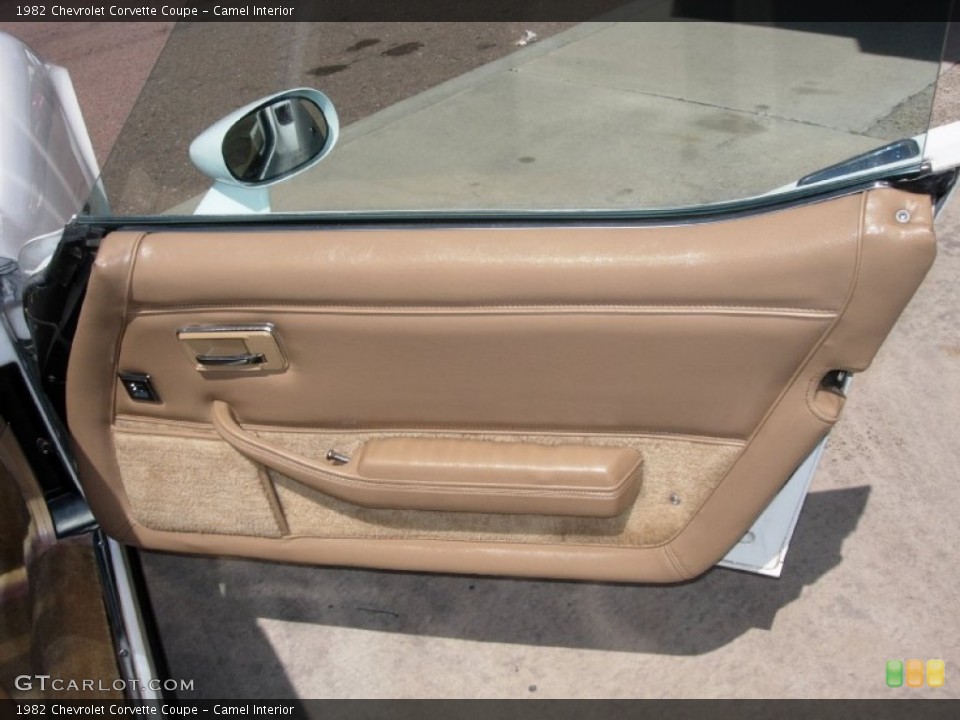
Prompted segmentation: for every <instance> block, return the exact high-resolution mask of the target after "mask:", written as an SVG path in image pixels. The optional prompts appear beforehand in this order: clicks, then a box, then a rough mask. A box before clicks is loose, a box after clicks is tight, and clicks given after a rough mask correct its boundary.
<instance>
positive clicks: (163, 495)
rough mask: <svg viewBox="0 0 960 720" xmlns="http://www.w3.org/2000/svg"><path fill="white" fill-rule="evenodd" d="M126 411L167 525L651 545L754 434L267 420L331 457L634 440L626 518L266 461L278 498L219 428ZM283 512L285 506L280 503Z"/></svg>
mask: <svg viewBox="0 0 960 720" xmlns="http://www.w3.org/2000/svg"><path fill="white" fill-rule="evenodd" d="M152 425H153V424H152V423H150V422H144V421H141V420H137V421H128V420H125V419H118V420H117V425H116V427H115V428H114V431H115V432H114V437H115V441H116V443H117V456H118V461H119V466H120V472H121V477H122V479H123V483H124V487H125V489H126V491H127V493H128V495H129V497H130V503H131V506H132V507H133V511H134V514H135V515H136V517H137V520H138V522H141V523H142V524H144V525H146V526H148V527H152V528H155V529H161V530H173V531H180V532H208V533H221V534H229V535H248V536H261V537H278V536H280V535H286V534H288V533H289V534H290V535H295V536H309V537H321V538H340V539H344V538H366V539H431V540H458V541H475V542H497V541H508V542H519V543H560V544H567V543H569V544H577V545H583V544H588V545H608V546H622V547H648V546H653V545H659V544H662V543H664V542H666V541H668V540H669V539H670V538H672V537H673V536H674V535H676V534H677V533H678V532H679V531H680V530H681V529H682V528H683V527H684V526H685V525H686V524H687V523H688V522H689V520H690V519H691V518H692V517H693V515H694V514H695V513H696V511H697V510H698V509H699V508H700V506H701V505H702V504H703V503H704V502H705V501H706V499H707V497H708V496H709V495H710V493H711V492H712V491H713V489H714V488H715V487H716V486H717V484H718V483H719V482H720V480H721V479H722V478H723V476H724V475H725V474H726V472H727V470H728V469H729V468H730V467H731V466H732V465H733V462H734V461H735V460H736V458H737V457H738V455H739V454H740V452H741V451H742V450H743V447H744V443H742V442H739V441H731V440H722V439H718V440H714V439H711V438H704V439H696V440H694V439H690V438H682V439H677V438H673V437H667V436H664V437H657V436H645V437H634V436H613V435H569V434H559V433H558V434H508V433H480V432H470V433H437V432H402V431H397V432H389V431H385V432H381V431H377V432H365V433H360V432H345V431H305V430H303V429H297V430H291V431H282V432H280V431H265V430H256V431H254V432H255V434H256V435H257V436H258V437H260V438H262V439H263V440H265V441H267V442H269V443H271V444H273V445H275V446H276V447H278V448H282V449H285V450H288V451H290V452H294V453H297V454H299V455H303V456H306V457H312V458H323V457H324V456H325V455H326V453H327V451H328V450H331V449H335V450H337V451H338V452H341V453H344V454H347V455H350V454H352V453H354V452H356V451H357V449H358V448H359V447H360V446H361V445H362V444H363V442H365V441H366V440H370V439H373V438H384V437H432V438H470V439H473V440H489V441H500V442H534V443H542V444H561V443H578V444H586V445H605V446H606V445H609V446H618V447H632V448H635V449H637V450H638V451H640V453H641V454H642V455H643V458H644V473H643V482H642V485H641V488H640V493H639V495H638V496H637V499H636V501H635V502H634V504H633V505H632V506H631V507H630V508H629V509H628V510H627V511H625V512H624V513H622V514H621V515H619V516H617V517H615V518H578V517H559V516H546V515H544V516H538V515H502V514H486V513H462V512H435V511H420V510H381V509H371V508H363V507H359V506H357V505H353V504H351V503H346V502H343V501H340V500H337V499H336V498H333V497H331V496H329V495H325V494H323V493H320V492H317V491H315V490H312V489H311V488H307V487H305V486H304V485H303V484H301V483H299V482H297V481H295V480H292V479H290V478H288V477H286V476H284V475H281V474H279V473H276V472H274V471H272V470H267V471H266V472H267V473H268V476H269V478H270V480H272V482H273V484H274V487H275V488H276V497H277V498H278V499H279V508H277V507H276V506H275V505H273V503H272V502H271V499H272V498H270V495H269V493H267V492H265V489H264V487H263V485H261V480H262V475H259V476H258V471H259V472H261V473H262V468H258V466H257V465H256V464H255V463H253V462H251V461H249V460H247V459H246V458H244V457H243V456H242V455H240V454H239V453H237V452H236V451H235V450H233V448H231V447H230V446H229V445H228V444H227V443H225V442H223V441H221V440H219V439H216V435H215V433H213V431H212V430H207V429H205V428H200V427H185V428H182V429H183V430H184V433H183V435H181V436H179V437H178V436H177V435H175V431H176V427H175V425H174V424H172V423H163V424H160V423H158V424H157V425H158V426H157V428H156V429H157V431H158V432H157V433H156V434H154V433H153V432H150V430H151V426H152ZM278 510H279V511H280V512H277V511H278Z"/></svg>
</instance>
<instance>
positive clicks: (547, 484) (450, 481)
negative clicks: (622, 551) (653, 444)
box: [355, 438, 643, 517]
mask: <svg viewBox="0 0 960 720" xmlns="http://www.w3.org/2000/svg"><path fill="white" fill-rule="evenodd" d="M355 461H356V463H357V473H358V474H359V475H360V476H361V477H363V478H369V479H371V480H385V481H392V482H401V483H410V484H412V485H414V486H415V485H421V484H422V485H424V486H425V487H435V488H442V492H447V493H454V494H455V495H456V496H459V498H460V499H459V501H458V502H457V503H456V504H457V505H460V507H458V508H456V509H461V510H470V511H473V512H500V513H535V514H545V515H579V516H585V517H612V516H615V515H619V514H620V513H621V512H623V511H624V510H625V509H626V508H627V506H628V505H629V504H630V503H631V502H633V500H634V498H635V497H636V495H637V492H638V491H639V489H640V476H641V470H642V466H643V459H642V457H641V455H640V453H639V452H637V451H636V450H634V449H632V448H617V447H596V446H587V445H538V444H535V443H516V442H492V441H483V440H446V439H430V438H384V439H377V440H371V441H368V442H367V443H365V444H364V445H363V446H362V447H361V448H360V451H359V453H358V456H357V457H356V458H355ZM466 498H469V500H467V501H466V503H464V499H466Z"/></svg>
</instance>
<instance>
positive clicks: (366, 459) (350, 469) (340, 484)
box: [212, 401, 643, 517]
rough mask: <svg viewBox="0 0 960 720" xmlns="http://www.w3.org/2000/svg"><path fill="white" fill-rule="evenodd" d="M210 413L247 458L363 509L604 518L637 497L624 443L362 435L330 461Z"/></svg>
mask: <svg viewBox="0 0 960 720" xmlns="http://www.w3.org/2000/svg"><path fill="white" fill-rule="evenodd" d="M212 419H213V426H214V428H215V429H216V430H217V432H218V433H219V434H220V436H221V437H222V438H223V439H224V440H226V441H227V442H228V443H229V444H230V445H231V446H233V448H234V449H235V450H237V451H238V452H240V453H242V454H243V455H244V456H246V457H248V458H249V459H251V460H253V461H255V462H258V463H260V464H262V465H264V466H266V467H268V468H271V469H273V470H275V471H277V472H280V473H283V474H284V475H287V476H288V477H291V478H293V479H294V480H298V481H299V482H302V483H303V484H304V485H307V486H309V487H311V488H313V489H315V490H319V491H320V492H323V493H327V494H328V495H332V496H333V497H336V498H339V499H341V500H345V501H347V502H351V503H354V504H355V505H360V506H363V507H373V508H394V509H406V510H443V511H459V512H478V513H512V514H534V515H577V516H583V517H613V516H614V515H619V514H620V513H621V512H623V511H624V510H625V509H626V508H627V506H628V505H629V504H630V503H631V502H632V501H633V499H634V498H635V497H636V496H637V492H638V491H639V489H640V476H641V472H642V468H643V457H642V456H641V455H640V453H639V452H638V451H636V450H634V449H632V448H622V447H599V446H593V445H537V444H534V443H513V442H493V441H481V440H440V439H420V438H388V439H379V440H371V441H368V442H366V443H364V445H363V446H362V447H361V448H360V449H359V451H358V452H357V453H356V455H355V456H354V457H353V458H351V459H350V460H349V462H347V463H345V464H343V465H335V464H333V463H331V462H329V461H326V460H323V459H319V460H318V459H313V458H305V457H301V456H299V455H296V454H294V453H291V452H289V451H287V450H284V449H283V448H278V447H275V446H273V445H271V444H269V443H267V442H265V441H264V440H262V439H261V438H259V437H257V436H256V435H254V434H252V433H250V432H248V431H246V430H244V429H243V428H242V427H241V426H240V424H239V423H238V422H237V421H236V419H235V418H234V417H233V412H232V410H231V409H230V406H229V405H227V404H226V403H224V402H220V401H214V403H213V413H212Z"/></svg>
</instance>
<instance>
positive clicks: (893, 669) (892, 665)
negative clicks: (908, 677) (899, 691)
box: [887, 660, 903, 687]
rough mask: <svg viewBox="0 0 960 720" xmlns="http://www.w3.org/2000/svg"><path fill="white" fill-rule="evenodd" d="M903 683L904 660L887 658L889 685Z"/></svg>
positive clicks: (898, 685) (894, 685)
mask: <svg viewBox="0 0 960 720" xmlns="http://www.w3.org/2000/svg"><path fill="white" fill-rule="evenodd" d="M901 685H903V660H887V687H900V686H901Z"/></svg>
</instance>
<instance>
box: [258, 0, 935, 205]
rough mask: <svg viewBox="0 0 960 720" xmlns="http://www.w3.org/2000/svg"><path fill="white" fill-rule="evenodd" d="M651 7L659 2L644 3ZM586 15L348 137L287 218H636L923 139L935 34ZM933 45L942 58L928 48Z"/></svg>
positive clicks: (298, 181)
mask: <svg viewBox="0 0 960 720" xmlns="http://www.w3.org/2000/svg"><path fill="white" fill-rule="evenodd" d="M636 5H637V6H639V7H646V6H647V5H652V6H654V7H656V6H658V4H657V3H642V2H641V3H636ZM879 31H880V30H878V29H874V28H867V29H866V30H862V31H858V32H859V34H854V35H844V34H816V33H812V32H809V31H806V30H799V29H793V28H789V27H788V28H783V27H773V26H762V25H744V24H737V23H730V24H714V23H637V22H602V23H583V24H580V25H578V26H576V27H574V28H572V29H569V30H565V31H563V32H561V33H559V34H557V35H555V36H553V37H551V38H549V39H548V40H545V41H543V42H540V43H537V44H535V45H531V46H529V47H527V48H524V49H522V50H520V51H518V52H515V53H513V54H510V55H508V56H506V57H504V58H502V59H500V60H498V61H496V62H493V63H490V64H487V65H484V66H483V67H481V68H479V69H477V70H474V71H473V72H471V73H467V74H464V75H461V76H458V77H456V78H454V79H452V80H450V81H448V82H446V83H444V84H442V85H440V86H438V87H435V88H432V89H430V90H428V91H426V92H423V93H420V94H418V95H416V96H414V97H412V98H409V99H406V100H404V101H402V102H399V103H397V104H394V105H393V106H391V107H389V108H387V109H385V110H383V111H381V112H378V113H376V114H373V115H371V116H368V117H366V118H364V119H362V120H361V121H359V122H357V123H355V124H353V125H351V126H348V127H347V128H345V130H344V132H343V135H342V138H341V141H340V143H339V145H338V147H337V148H336V149H335V150H334V152H333V153H332V154H331V155H330V156H329V157H328V158H327V159H326V160H324V162H323V163H321V164H320V165H318V166H316V167H315V168H314V169H312V170H311V171H309V172H307V173H304V174H303V175H301V176H299V177H297V178H294V179H293V180H292V181H290V182H288V183H284V184H282V185H279V186H277V187H276V189H275V190H274V191H273V206H274V209H276V210H283V211H300V210H326V209H330V210H333V209H371V210H382V209H403V210H406V209H421V208H422V207H423V205H424V202H425V199H428V200H427V202H428V203H429V204H430V207H433V208H436V209H475V208H480V209H484V208H492V209H499V208H518V209H527V208H531V207H532V208H537V209H551V208H583V207H597V208H636V207H664V206H667V207H669V206H676V205H684V204H698V203H704V202H717V201H723V200H730V199H736V198H742V197H748V196H751V195H757V194H761V193H764V192H766V191H769V190H771V189H773V188H776V187H779V186H782V185H785V184H787V183H790V182H792V181H795V180H797V179H798V178H800V177H802V176H804V175H806V174H807V173H810V172H812V171H814V170H817V169H820V168H823V167H826V166H829V165H832V164H834V163H836V162H838V161H840V160H843V159H846V158H848V157H851V156H854V155H857V154H859V153H861V152H863V151H866V150H868V149H872V148H874V147H876V146H877V145H878V144H882V143H881V142H879V141H883V140H895V139H898V138H901V137H904V136H907V137H909V136H911V135H916V134H918V133H921V132H923V131H924V130H925V129H926V126H927V122H928V120H929V109H930V105H931V100H932V94H933V84H934V81H935V80H936V78H937V72H938V68H939V62H938V60H939V46H938V45H937V38H936V37H934V35H933V33H932V32H931V29H930V28H918V29H911V31H910V32H909V33H904V34H903V35H902V36H898V43H892V42H891V43H888V45H893V47H889V46H888V47H887V48H886V52H885V53H876V52H864V51H863V49H862V48H863V47H865V46H866V47H872V46H874V45H875V42H876V38H875V37H873V36H874V35H875V34H877V33H878V32H879ZM918 46H919V47H926V48H932V52H928V57H927V58H917V57H914V56H912V55H913V54H914V53H915V48H916V47H918Z"/></svg>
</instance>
